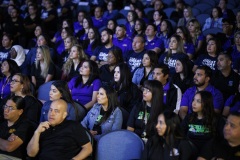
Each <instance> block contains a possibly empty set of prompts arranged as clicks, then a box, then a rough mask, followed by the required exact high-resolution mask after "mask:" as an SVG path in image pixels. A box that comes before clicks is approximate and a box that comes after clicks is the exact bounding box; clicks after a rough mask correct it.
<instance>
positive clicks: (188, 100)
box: [179, 66, 224, 119]
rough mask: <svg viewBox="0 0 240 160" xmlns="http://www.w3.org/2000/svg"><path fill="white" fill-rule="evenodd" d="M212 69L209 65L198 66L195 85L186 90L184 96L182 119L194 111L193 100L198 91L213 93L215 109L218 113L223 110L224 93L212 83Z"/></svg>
mask: <svg viewBox="0 0 240 160" xmlns="http://www.w3.org/2000/svg"><path fill="white" fill-rule="evenodd" d="M210 77H211V69H210V68H209V67H208V66H198V67H197V70H196V72H195V75H194V77H193V81H194V86H193V87H190V88H188V89H187V90H186V92H185V93H184V94H183V96H182V101H181V105H180V106H181V107H180V111H179V115H180V117H181V119H184V117H185V116H186V115H187V114H189V113H192V100H193V97H194V95H195V93H196V92H198V91H203V90H205V91H208V92H210V93H212V96H213V104H214V110H215V112H216V113H220V112H221V111H222V107H223V105H224V101H223V95H222V93H221V92H220V91H219V90H217V89H216V88H215V87H213V86H212V85H211V84H210Z"/></svg>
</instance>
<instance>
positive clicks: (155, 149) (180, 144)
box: [141, 111, 194, 160]
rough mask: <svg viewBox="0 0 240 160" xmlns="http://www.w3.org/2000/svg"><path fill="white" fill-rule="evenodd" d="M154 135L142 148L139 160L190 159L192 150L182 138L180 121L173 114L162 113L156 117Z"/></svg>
mask: <svg viewBox="0 0 240 160" xmlns="http://www.w3.org/2000/svg"><path fill="white" fill-rule="evenodd" d="M156 124H157V125H156V126H155V127H156V131H155V135H154V136H153V137H152V138H150V139H149V140H148V142H147V144H146V146H145V148H144V151H143V154H142V158H141V160H148V159H151V160H157V159H179V160H188V159H191V157H192V155H193V154H192V153H194V152H193V148H192V146H191V145H190V143H189V142H188V141H187V140H186V139H185V138H184V136H183V133H182V132H181V131H182V130H181V129H180V119H179V117H178V115H177V114H175V113H174V112H169V111H166V112H163V113H161V114H160V115H159V116H158V119H157V123H156Z"/></svg>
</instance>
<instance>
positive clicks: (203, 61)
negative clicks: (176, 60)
mask: <svg viewBox="0 0 240 160" xmlns="http://www.w3.org/2000/svg"><path fill="white" fill-rule="evenodd" d="M194 64H195V65H197V66H201V65H204V66H208V67H210V68H211V69H212V70H213V71H216V70H217V56H216V57H212V56H209V54H202V55H200V56H199V57H198V59H197V60H196V61H195V63H194Z"/></svg>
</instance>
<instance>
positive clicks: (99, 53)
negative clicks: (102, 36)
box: [93, 45, 120, 62]
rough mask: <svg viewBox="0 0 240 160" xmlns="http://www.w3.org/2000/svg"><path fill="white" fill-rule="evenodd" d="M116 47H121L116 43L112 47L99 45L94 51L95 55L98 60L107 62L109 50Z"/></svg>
mask: <svg viewBox="0 0 240 160" xmlns="http://www.w3.org/2000/svg"><path fill="white" fill-rule="evenodd" d="M115 48H117V49H120V48H118V47H116V46H114V45H113V46H112V47H110V48H106V47H105V46H99V47H97V48H96V49H95V50H94V51H93V55H94V56H96V57H97V60H99V61H105V62H106V61H107V57H108V52H109V51H110V50H112V49H115Z"/></svg>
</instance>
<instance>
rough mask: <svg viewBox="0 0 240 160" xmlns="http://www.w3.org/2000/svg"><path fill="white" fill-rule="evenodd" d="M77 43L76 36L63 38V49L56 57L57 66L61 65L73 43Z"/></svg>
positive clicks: (60, 66)
mask: <svg viewBox="0 0 240 160" xmlns="http://www.w3.org/2000/svg"><path fill="white" fill-rule="evenodd" d="M75 44H78V41H77V38H75V37H73V36H69V37H67V38H66V39H65V41H64V46H65V50H64V51H63V52H62V53H61V55H59V56H58V57H57V64H56V65H57V66H58V67H59V68H62V67H63V64H64V63H65V62H66V61H67V59H68V57H69V55H70V52H71V48H72V46H73V45H75Z"/></svg>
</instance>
